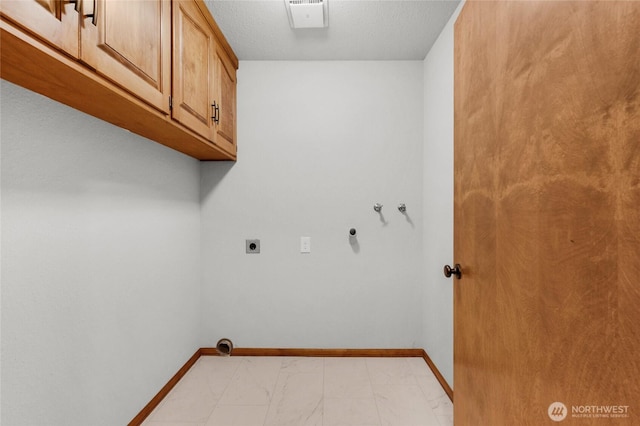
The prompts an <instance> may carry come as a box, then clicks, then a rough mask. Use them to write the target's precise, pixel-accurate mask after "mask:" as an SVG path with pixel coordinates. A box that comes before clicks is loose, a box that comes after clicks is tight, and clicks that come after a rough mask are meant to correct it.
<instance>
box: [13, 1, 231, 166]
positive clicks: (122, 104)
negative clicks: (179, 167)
mask: <svg viewBox="0 0 640 426" xmlns="http://www.w3.org/2000/svg"><path fill="white" fill-rule="evenodd" d="M39 7H40V6H39ZM0 43H1V44H2V49H0V60H1V61H2V66H1V67H0V76H1V77H2V78H3V79H5V80H8V81H11V82H13V83H15V84H18V85H20V86H22V87H25V88H27V89H29V90H32V91H34V92H37V93H40V94H42V95H44V96H47V97H49V98H51V99H54V100H56V101H58V102H62V103H64V104H66V105H69V106H71V107H72V108H76V109H78V110H80V111H83V112H85V113H87V114H90V115H93V116H95V117H98V118H100V119H102V120H105V121H108V122H110V123H112V124H114V125H116V126H119V127H122V128H124V129H128V130H130V131H131V132H133V133H136V134H138V135H141V136H143V137H146V138H149V139H151V140H153V141H156V142H158V143H161V144H163V145H166V146H168V147H170V148H173V149H175V150H177V151H180V152H183V153H185V154H187V155H190V156H192V157H194V158H198V159H200V160H235V154H234V153H229V152H226V151H225V150H224V149H222V148H220V147H217V146H215V145H213V144H211V143H209V142H208V141H206V140H205V139H204V138H202V137H200V136H198V135H196V134H195V133H194V132H192V131H190V130H189V129H186V128H184V127H182V126H179V125H177V124H176V123H175V122H174V121H173V120H171V119H170V118H169V117H167V116H166V115H165V114H162V113H160V112H159V111H157V110H155V109H152V108H149V106H148V105H147V104H146V103H144V102H142V101H140V100H139V99H137V98H136V97H135V96H133V95H131V94H130V93H129V92H127V91H125V90H123V89H121V88H119V87H118V86H116V85H114V84H113V83H111V82H109V81H108V80H106V79H104V78H101V77H100V76H98V75H96V74H95V73H93V72H92V71H90V70H89V69H87V68H85V67H84V66H82V64H80V63H79V62H77V61H75V60H73V59H72V58H70V57H69V56H67V55H66V54H64V53H62V52H60V51H59V50H57V49H54V48H52V47H51V46H50V45H48V44H47V43H44V42H41V41H40V40H38V39H35V38H33V37H31V36H30V35H29V34H26V33H25V32H24V31H23V30H22V29H21V28H18V27H17V26H15V25H14V24H13V23H11V22H9V21H8V20H5V19H4V17H3V18H2V20H0ZM24 58H29V60H28V61H26V60H24ZM43 70H46V71H47V74H43Z"/></svg>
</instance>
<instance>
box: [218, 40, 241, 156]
mask: <svg viewBox="0 0 640 426" xmlns="http://www.w3.org/2000/svg"><path fill="white" fill-rule="evenodd" d="M217 61H218V70H217V75H218V87H217V94H216V96H215V98H216V102H217V103H218V104H219V111H218V124H217V125H216V140H215V142H216V145H218V146H220V147H222V148H223V149H225V150H227V151H229V152H231V153H235V152H236V69H235V68H234V66H233V65H231V63H230V61H229V60H228V59H227V58H226V55H225V54H223V53H221V52H218V55H217Z"/></svg>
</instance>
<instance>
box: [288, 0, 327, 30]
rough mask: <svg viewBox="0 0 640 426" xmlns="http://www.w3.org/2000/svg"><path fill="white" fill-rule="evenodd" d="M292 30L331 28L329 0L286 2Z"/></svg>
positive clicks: (293, 0)
mask: <svg viewBox="0 0 640 426" xmlns="http://www.w3.org/2000/svg"><path fill="white" fill-rule="evenodd" d="M284 4H285V6H286V8H287V15H289V25H291V28H324V27H328V26H329V7H328V4H327V0H284Z"/></svg>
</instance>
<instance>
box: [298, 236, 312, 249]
mask: <svg viewBox="0 0 640 426" xmlns="http://www.w3.org/2000/svg"><path fill="white" fill-rule="evenodd" d="M300 253H311V237H300Z"/></svg>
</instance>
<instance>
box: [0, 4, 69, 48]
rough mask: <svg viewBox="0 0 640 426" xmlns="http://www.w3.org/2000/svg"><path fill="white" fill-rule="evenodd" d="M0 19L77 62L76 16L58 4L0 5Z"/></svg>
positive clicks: (65, 6) (63, 5)
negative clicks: (10, 22)
mask: <svg viewBox="0 0 640 426" xmlns="http://www.w3.org/2000/svg"><path fill="white" fill-rule="evenodd" d="M0 15H1V16H2V18H3V19H8V20H10V21H12V22H13V23H14V24H16V25H18V26H19V27H20V28H22V29H24V30H26V31H28V32H29V33H30V34H32V35H33V36H35V37H37V38H39V39H40V40H42V41H44V42H46V43H48V44H50V45H51V46H53V47H55V48H56V49H60V50H61V51H63V52H65V53H66V54H68V55H70V56H72V57H74V58H77V57H78V55H79V54H80V47H79V46H80V45H79V37H78V31H79V25H80V14H79V13H78V12H76V11H75V10H74V5H73V4H71V3H67V2H65V3H62V2H61V1H58V0H21V1H5V0H3V1H0Z"/></svg>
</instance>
